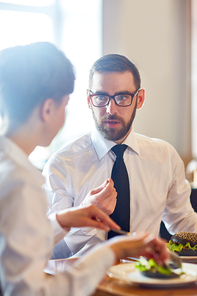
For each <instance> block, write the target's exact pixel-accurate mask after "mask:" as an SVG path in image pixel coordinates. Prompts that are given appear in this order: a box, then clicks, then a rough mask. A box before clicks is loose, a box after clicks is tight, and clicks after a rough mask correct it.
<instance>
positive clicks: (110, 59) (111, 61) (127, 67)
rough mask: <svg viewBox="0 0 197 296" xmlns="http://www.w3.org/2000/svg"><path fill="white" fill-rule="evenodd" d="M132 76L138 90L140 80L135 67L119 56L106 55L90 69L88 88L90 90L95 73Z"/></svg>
mask: <svg viewBox="0 0 197 296" xmlns="http://www.w3.org/2000/svg"><path fill="white" fill-rule="evenodd" d="M126 71H129V72H131V73H132V74H133V78H134V83H135V86H136V88H137V89H138V88H140V84H141V79H140V74H139V71H138V69H137V67H136V66H135V65H134V64H133V63H132V62H131V61H130V60H129V59H128V58H126V57H125V56H123V55H119V54H108V55H104V56H103V57H101V58H100V59H98V60H97V61H96V62H95V63H94V64H93V65H92V68H91V69H90V74H89V88H90V89H91V88H92V83H93V77H94V74H95V73H106V72H126Z"/></svg>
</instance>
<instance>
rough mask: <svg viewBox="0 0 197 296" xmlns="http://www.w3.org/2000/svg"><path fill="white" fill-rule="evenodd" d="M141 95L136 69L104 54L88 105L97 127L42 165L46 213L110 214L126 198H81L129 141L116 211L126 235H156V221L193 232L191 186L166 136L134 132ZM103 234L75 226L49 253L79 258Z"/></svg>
mask: <svg viewBox="0 0 197 296" xmlns="http://www.w3.org/2000/svg"><path fill="white" fill-rule="evenodd" d="M144 100H145V90H144V89H143V88H142V87H141V79H140V74H139V71H138V69H137V67H136V65H135V64H134V63H132V62H131V61H130V60H129V59H128V58H126V57H125V56H122V55H119V54H108V55H105V56H103V57H101V58H99V59H98V60H97V61H96V62H95V63H94V64H93V66H92V68H91V70H90V76H89V89H88V90H87V103H88V107H89V109H90V110H91V111H92V115H93V118H94V122H95V128H93V131H92V132H90V133H87V134H86V135H84V136H82V137H80V138H79V139H77V140H75V141H74V142H73V143H71V144H69V145H67V146H66V147H64V148H62V149H61V150H59V151H58V152H56V153H54V154H53V155H52V156H51V158H50V159H49V161H48V163H47V164H46V166H45V168H44V175H45V177H46V184H45V188H46V191H47V192H48V193H49V194H48V201H49V204H50V213H53V212H55V211H56V209H65V208H70V207H72V206H74V205H75V206H76V205H81V204H83V205H86V204H94V205H96V206H97V207H99V208H100V209H102V210H103V211H104V212H105V213H107V214H109V215H112V217H113V214H114V213H116V209H117V207H118V202H119V204H121V201H122V200H123V198H124V196H123V197H122V196H119V193H118V196H117V200H118V202H117V203H116V201H115V200H114V199H112V200H110V199H102V198H101V199H98V198H97V199H95V198H87V197H86V195H87V192H88V191H89V190H91V189H92V188H94V187H97V186H98V185H99V184H100V183H102V182H103V181H104V180H106V179H108V178H110V177H111V173H112V168H113V165H114V163H115V160H116V155H115V153H114V151H113V147H114V146H116V145H126V146H127V148H126V150H125V152H124V155H123V159H124V163H125V165H126V169H127V172H128V178H129V192H130V205H128V206H125V208H124V209H123V211H122V212H121V213H120V214H118V215H119V216H118V215H116V216H118V217H121V216H122V217H123V218H124V216H126V212H127V209H128V211H129V214H130V220H129V222H128V224H129V229H130V232H135V231H147V232H149V233H153V234H154V235H156V236H158V235H159V230H160V223H161V220H163V221H164V223H165V225H166V227H167V229H168V231H169V232H170V233H171V234H173V233H176V232H178V231H190V232H197V214H196V213H195V212H194V211H193V209H192V207H191V204H190V199H189V196H190V192H191V188H190V185H189V183H188V182H187V181H186V180H185V172H184V164H183V162H182V160H181V159H180V157H179V155H178V153H177V152H176V151H175V149H174V148H173V147H172V146H171V145H170V144H169V143H167V142H165V141H163V140H160V139H153V138H150V137H147V136H144V135H140V134H137V133H135V132H134V127H133V123H134V119H135V116H136V113H137V111H138V110H139V109H140V108H141V107H142V106H143V103H144ZM154 112H155V111H154ZM150 120H151V114H150ZM144 124H146V123H144ZM71 164H72V165H71ZM120 179H121V178H120ZM115 188H116V187H115ZM116 189H117V188H116ZM51 196H52V197H53V198H51ZM114 203H116V206H115V210H114ZM127 216H128V214H127ZM123 230H126V229H123ZM107 238H108V233H107V232H105V231H102V230H98V229H89V228H88V229H85V230H84V229H81V228H79V229H73V230H72V231H71V232H70V233H69V235H68V236H67V237H65V238H64V240H63V241H62V242H61V248H59V249H58V247H59V245H57V246H56V248H55V252H54V253H55V255H56V254H57V253H59V256H80V255H81V254H84V253H85V252H86V250H88V249H89V248H91V247H92V246H93V245H95V244H97V243H99V242H101V241H104V240H106V239H107ZM63 250H64V251H65V252H63Z"/></svg>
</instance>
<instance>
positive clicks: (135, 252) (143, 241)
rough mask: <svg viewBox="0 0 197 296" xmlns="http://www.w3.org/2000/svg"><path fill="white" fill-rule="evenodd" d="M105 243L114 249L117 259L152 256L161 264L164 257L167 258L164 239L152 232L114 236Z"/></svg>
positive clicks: (167, 253)
mask: <svg viewBox="0 0 197 296" xmlns="http://www.w3.org/2000/svg"><path fill="white" fill-rule="evenodd" d="M106 244H107V245H108V246H109V247H110V248H111V249H112V250H113V251H114V253H115V255H116V258H117V260H120V259H124V258H127V257H139V256H144V257H146V258H148V259H150V258H153V259H154V260H155V261H156V262H157V263H158V264H163V263H164V261H165V260H166V259H169V252H168V249H167V247H166V241H165V240H163V239H160V238H156V237H155V236H153V235H152V234H151V235H148V234H146V233H138V234H135V235H126V236H125V235H124V236H116V237H115V238H112V239H110V240H108V241H107V242H106Z"/></svg>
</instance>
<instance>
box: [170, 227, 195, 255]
mask: <svg viewBox="0 0 197 296" xmlns="http://www.w3.org/2000/svg"><path fill="white" fill-rule="evenodd" d="M168 247H169V249H170V250H171V251H175V252H177V253H178V254H179V255H180V256H197V233H193V232H177V233H176V234H174V235H173V236H172V237H171V240H170V242H169V244H168Z"/></svg>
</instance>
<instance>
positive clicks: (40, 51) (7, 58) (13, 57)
mask: <svg viewBox="0 0 197 296" xmlns="http://www.w3.org/2000/svg"><path fill="white" fill-rule="evenodd" d="M74 80H75V75H74V69H73V66H72V64H71V62H70V61H69V60H68V59H67V58H66V56H65V55H64V54H63V53H62V52H61V51H60V50H58V49H57V48H56V47H55V46H54V45H52V44H51V43H48V42H37V43H32V44H29V45H24V46H15V47H11V48H7V49H4V50H2V51H1V52H0V111H1V113H2V116H3V115H4V114H5V115H6V116H7V117H8V118H9V120H12V121H13V122H16V124H21V123H23V122H25V121H26V120H27V119H28V117H29V116H30V114H31V113H32V111H33V110H34V109H35V107H36V106H37V105H39V104H42V103H43V102H44V101H45V100H46V99H47V98H52V99H53V100H54V101H56V102H57V103H58V102H61V100H62V98H63V97H64V96H65V95H68V94H70V93H72V92H73V89H74Z"/></svg>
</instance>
